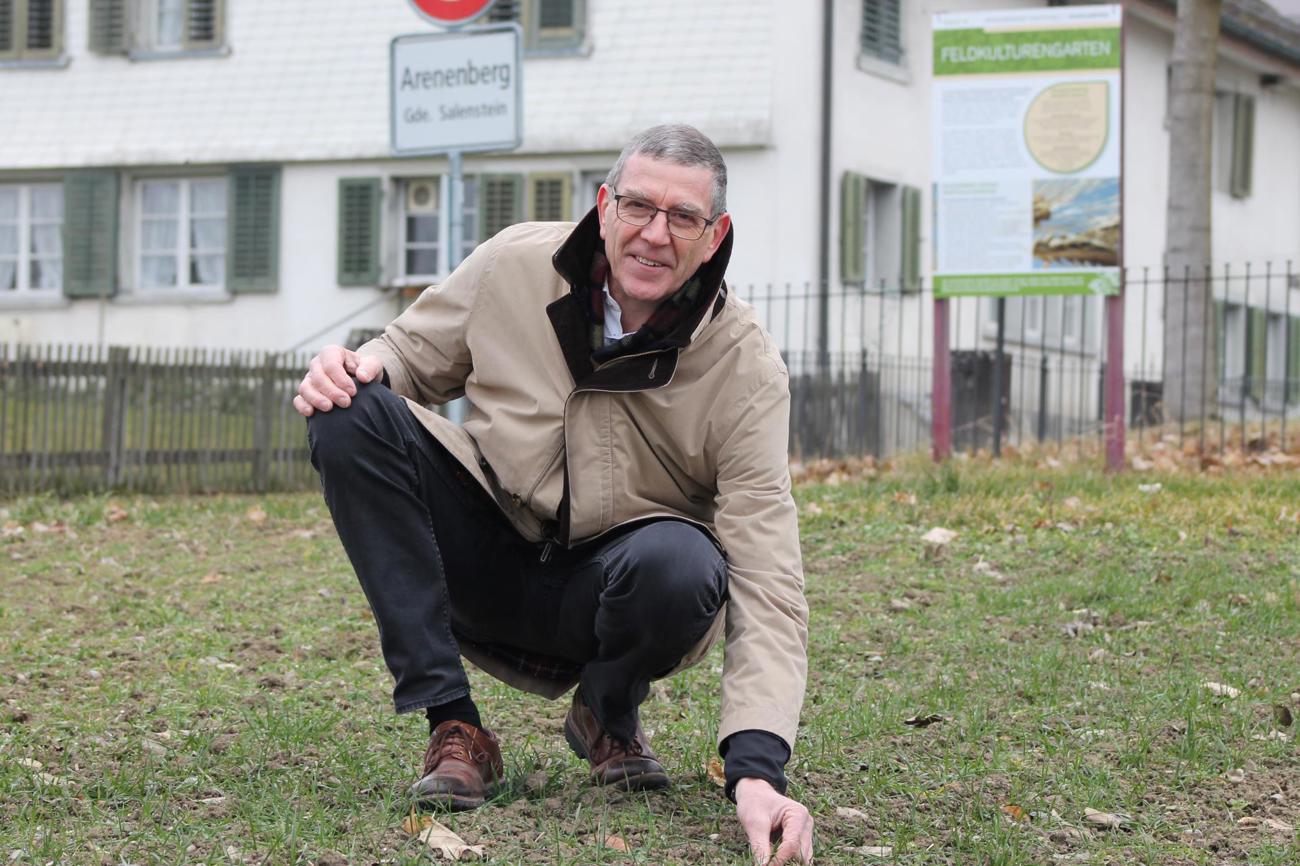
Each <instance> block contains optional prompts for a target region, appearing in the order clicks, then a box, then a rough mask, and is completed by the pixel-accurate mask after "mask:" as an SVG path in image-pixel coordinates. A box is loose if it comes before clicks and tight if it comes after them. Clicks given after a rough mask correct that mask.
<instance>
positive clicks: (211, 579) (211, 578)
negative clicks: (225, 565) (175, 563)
mask: <svg viewBox="0 0 1300 866" xmlns="http://www.w3.org/2000/svg"><path fill="white" fill-rule="evenodd" d="M220 581H221V575H219V574H217V573H216V572H215V571H209V572H208V573H207V574H205V575H203V576H202V577H200V578H199V583H218V582H220Z"/></svg>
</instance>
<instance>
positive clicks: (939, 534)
mask: <svg viewBox="0 0 1300 866" xmlns="http://www.w3.org/2000/svg"><path fill="white" fill-rule="evenodd" d="M956 537H957V533H955V532H953V531H952V530H951V529H945V528H943V527H942V526H936V527H934V528H933V529H931V530H930V531H929V532H927V533H926V534H925V535H922V536H921V541H923V542H925V545H926V548H927V549H929V550H930V551H931V552H932V553H937V552H939V551H940V550H942V549H943V548H945V547H947V546H948V545H949V544H951V543H952V542H953V539H955V538H956Z"/></svg>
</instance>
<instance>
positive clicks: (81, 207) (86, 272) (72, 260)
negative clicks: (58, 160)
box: [63, 169, 118, 298]
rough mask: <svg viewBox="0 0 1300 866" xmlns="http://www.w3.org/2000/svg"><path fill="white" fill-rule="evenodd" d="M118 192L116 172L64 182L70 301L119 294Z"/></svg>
mask: <svg viewBox="0 0 1300 866" xmlns="http://www.w3.org/2000/svg"><path fill="white" fill-rule="evenodd" d="M117 191H118V178H117V172H116V171H113V170H112V169H87V170H84V171H76V172H72V173H70V174H68V175H66V176H65V177H64V179H63V213H64V217H63V293H64V294H65V295H67V296H68V297H70V298H94V297H99V296H111V295H113V294H114V293H115V292H116V291H117V208H118V200H117Z"/></svg>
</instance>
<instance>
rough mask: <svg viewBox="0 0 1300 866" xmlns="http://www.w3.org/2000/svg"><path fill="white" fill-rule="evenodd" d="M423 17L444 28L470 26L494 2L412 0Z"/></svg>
mask: <svg viewBox="0 0 1300 866" xmlns="http://www.w3.org/2000/svg"><path fill="white" fill-rule="evenodd" d="M411 5H412V6H413V7H415V11H416V12H419V13H420V15H421V16H423V17H424V18H427V19H428V20H430V21H432V22H433V23H434V24H441V25H442V26H444V27H456V26H459V25H461V24H468V23H469V22H471V21H473V20H474V19H475V18H477V17H479V16H480V15H482V14H483V13H484V12H486V11H487V10H488V7H489V6H491V5H492V0H411Z"/></svg>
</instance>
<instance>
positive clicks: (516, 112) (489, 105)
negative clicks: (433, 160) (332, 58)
mask: <svg viewBox="0 0 1300 866" xmlns="http://www.w3.org/2000/svg"><path fill="white" fill-rule="evenodd" d="M520 36H521V32H520V29H519V25H517V24H494V25H491V26H487V27H475V28H472V29H464V30H457V31H452V32H447V33H421V34H412V35H407V36H398V37H397V38H396V39H394V40H393V42H392V50H391V54H390V60H391V63H390V93H391V101H390V105H391V109H390V111H391V139H392V150H393V153H394V154H397V155H425V154H439V153H450V152H452V151H460V152H466V153H468V152H474V151H488V150H512V149H514V148H516V147H518V146H519V144H520V142H521V140H522V138H523V129H522V127H523V88H522V86H521V82H520V74H519V73H520V69H521V64H520V59H519V58H520V44H521V42H522V40H521V38H520Z"/></svg>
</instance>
